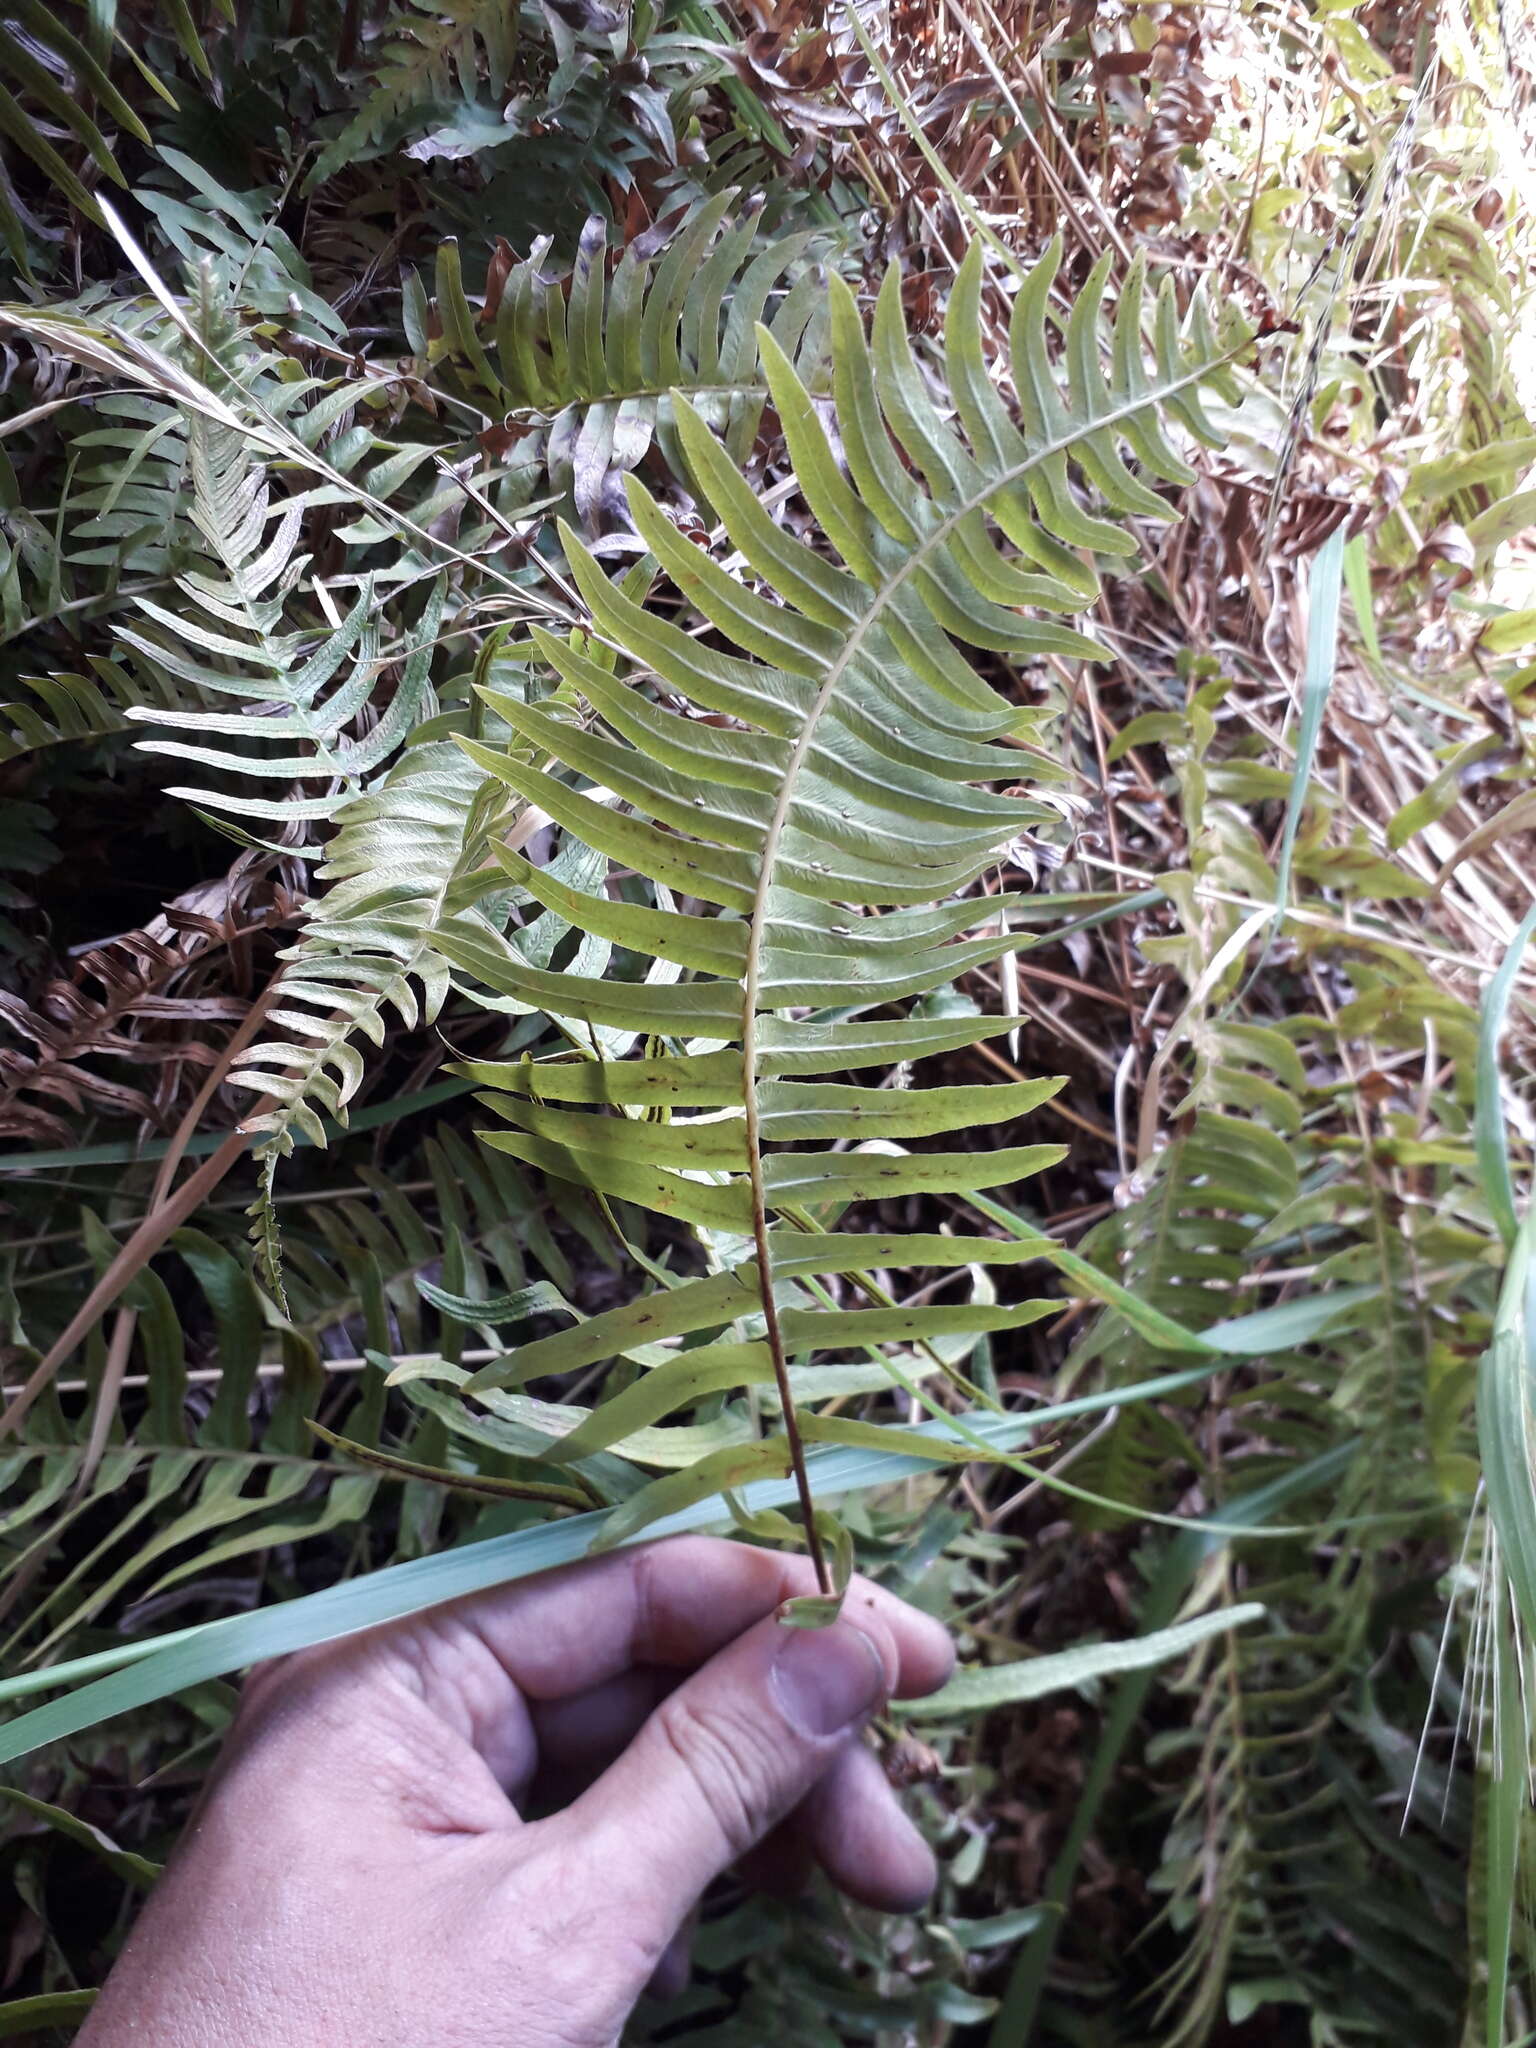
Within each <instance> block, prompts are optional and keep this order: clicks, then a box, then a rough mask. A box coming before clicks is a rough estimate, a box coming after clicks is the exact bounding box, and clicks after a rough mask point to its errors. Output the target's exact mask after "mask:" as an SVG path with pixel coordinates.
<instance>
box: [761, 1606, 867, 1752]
mask: <svg viewBox="0 0 1536 2048" xmlns="http://www.w3.org/2000/svg"><path fill="white" fill-rule="evenodd" d="M772 1682H773V1691H774V1697H775V1698H776V1699H777V1700H778V1703H779V1707H780V1710H781V1711H782V1713H783V1715H784V1718H785V1719H786V1720H787V1721H788V1722H789V1723H790V1725H791V1726H792V1727H794V1728H798V1729H799V1731H800V1733H801V1734H802V1735H836V1734H837V1732H838V1731H839V1729H842V1728H846V1727H847V1726H848V1725H849V1724H850V1722H853V1721H857V1720H859V1719H861V1718H862V1717H863V1716H864V1715H865V1714H867V1713H869V1712H870V1711H871V1709H872V1708H873V1707H874V1706H875V1705H876V1703H877V1702H878V1701H879V1699H880V1697H881V1695H882V1694H883V1693H884V1691H885V1666H884V1664H883V1663H882V1662H881V1659H880V1652H879V1651H878V1650H877V1649H876V1648H875V1646H874V1644H873V1643H872V1642H871V1641H870V1639H869V1637H868V1636H867V1635H865V1633H864V1631H863V1630H862V1629H857V1628H854V1627H853V1626H852V1625H851V1624H850V1623H849V1622H846V1621H835V1622H833V1623H832V1625H831V1627H830V1628H803V1629H802V1628H797V1629H790V1630H787V1631H786V1632H785V1637H784V1641H783V1643H782V1644H781V1645H780V1647H779V1652H778V1655H777V1656H776V1657H775V1658H774V1660H773V1681H772Z"/></svg>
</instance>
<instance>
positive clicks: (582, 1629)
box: [423, 1536, 955, 1700]
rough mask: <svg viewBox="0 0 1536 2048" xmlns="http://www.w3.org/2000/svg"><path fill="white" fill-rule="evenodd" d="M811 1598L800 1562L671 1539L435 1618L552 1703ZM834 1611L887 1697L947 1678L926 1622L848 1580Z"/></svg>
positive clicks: (480, 1596)
mask: <svg viewBox="0 0 1536 2048" xmlns="http://www.w3.org/2000/svg"><path fill="white" fill-rule="evenodd" d="M815 1591H816V1582H815V1575H814V1573H813V1571H812V1568H811V1565H810V1561H809V1560H808V1559H806V1558H803V1557H789V1556H783V1555H780V1554H779V1553H777V1552H775V1551H769V1550H759V1549H756V1548H754V1547H753V1546H752V1545H750V1544H745V1543H732V1542H728V1541H725V1540H723V1539H722V1538H719V1537H712V1536H674V1537H671V1538H669V1539H668V1540H666V1541H664V1542H661V1543H647V1544H642V1545H639V1546H637V1547H635V1548H633V1549H628V1550H621V1551H615V1552H611V1553H610V1554H609V1555H607V1556H604V1557H600V1558H592V1559H587V1560H584V1561H583V1562H581V1563H580V1564H572V1565H564V1566H562V1567H561V1568H560V1569H559V1570H557V1571H552V1572H546V1573H543V1574H542V1575H541V1576H539V1577H538V1578H533V1579H524V1580H522V1581H521V1582H520V1583H518V1584H517V1585H514V1586H508V1587H506V1588H505V1589H501V1590H497V1591H495V1592H489V1593H476V1594H472V1595H470V1596H469V1597H468V1598H466V1599H464V1600H460V1601H455V1602H453V1603H452V1604H451V1605H450V1606H449V1607H447V1608H445V1609H443V1610H442V1613H443V1614H444V1615H445V1616H452V1617H453V1619H454V1620H455V1621H456V1622H457V1623H458V1624H459V1625H460V1626H462V1627H467V1628H468V1629H470V1630H471V1631H472V1632H473V1633H474V1634H475V1635H476V1636H477V1637H478V1638H479V1639H480V1641H481V1642H482V1643H484V1644H485V1646H486V1648H487V1649H488V1650H489V1651H490V1652H491V1654H492V1655H493V1656H494V1657H495V1659H496V1661H497V1662H498V1663H499V1664H500V1665H501V1667H502V1669H503V1670H504V1671H505V1672H506V1674H507V1676H508V1677H509V1678H510V1679H511V1680H512V1681H513V1683H514V1684H515V1685H516V1686H518V1688H519V1689H520V1690H521V1691H522V1692H523V1693H525V1694H526V1695H527V1696H528V1697H529V1698H530V1699H535V1700H556V1699H563V1698H565V1697H567V1696H568V1695H570V1694H572V1693H579V1692H585V1691H588V1690H589V1689H590V1688H591V1687H593V1686H595V1685H601V1684H603V1683H604V1682H605V1681H606V1680H608V1679H611V1678H616V1677H617V1676H619V1674H620V1673H622V1672H625V1671H628V1670H630V1669H631V1668H632V1667H634V1666H636V1665H647V1664H649V1665H661V1666H663V1667H670V1668H674V1669H683V1670H688V1669H692V1668H693V1667H694V1666H695V1665H699V1664H703V1663H705V1662H707V1661H708V1659H709V1658H710V1657H712V1656H713V1655H714V1654H715V1652H716V1651H717V1650H720V1649H723V1648H724V1646H725V1645H726V1644H727V1643H729V1642H732V1641H734V1640H735V1638H736V1637H737V1636H739V1635H741V1634H742V1633H743V1631H744V1630H746V1629H749V1628H750V1627H752V1625H753V1624H754V1623H755V1622H758V1621H761V1620H762V1619H763V1618H764V1616H765V1615H768V1614H771V1613H772V1612H773V1610H774V1609H775V1608H776V1607H778V1606H779V1605H781V1604H782V1602H784V1601H785V1600H791V1599H794V1598H796V1597H798V1596H800V1595H802V1594H806V1593H814V1592H815ZM845 1607H846V1609H847V1611H848V1615H849V1618H850V1619H851V1620H856V1621H857V1622H858V1625H859V1626H860V1627H861V1628H862V1629H863V1630H864V1631H865V1633H866V1634H868V1635H869V1636H870V1637H871V1638H872V1639H873V1641H874V1643H875V1646H876V1648H877V1649H878V1650H879V1651H880V1654H881V1657H882V1659H883V1661H884V1663H885V1670H886V1680H887V1687H888V1690H889V1691H890V1692H891V1693H892V1694H893V1695H895V1696H896V1697H897V1698H903V1699H905V1698H911V1697H914V1696H916V1695H919V1694H922V1693H927V1692H932V1691H933V1690H934V1689H935V1688H936V1687H938V1686H940V1685H942V1684H943V1683H944V1681H945V1679H946V1678H948V1676H949V1674H950V1672H951V1671H952V1670H953V1668H954V1661H955V1658H954V1647H953V1645H952V1644H951V1642H950V1639H949V1634H948V1632H947V1630H945V1629H944V1628H943V1627H942V1626H941V1625H940V1624H939V1623H938V1622H936V1621H934V1620H932V1619H931V1618H930V1617H929V1616H928V1615H925V1614H921V1613H919V1612H918V1610H917V1609H916V1608H914V1607H910V1606H909V1605H908V1604H907V1603H906V1601H904V1600H901V1599H898V1598H897V1597H896V1595H895V1594H893V1593H888V1592H886V1591H885V1590H884V1589H883V1588H882V1587H880V1586H877V1585H875V1584H874V1583H873V1582H872V1581H870V1580H868V1579H865V1578H862V1577H859V1576H857V1575H856V1576H855V1577H854V1578H853V1580H852V1581H851V1582H850V1584H849V1587H848V1590H847V1594H846V1595H845ZM433 1620H434V1617H433V1616H431V1615H428V1616H424V1617H423V1622H424V1623H426V1624H427V1625H431V1623H432V1622H433Z"/></svg>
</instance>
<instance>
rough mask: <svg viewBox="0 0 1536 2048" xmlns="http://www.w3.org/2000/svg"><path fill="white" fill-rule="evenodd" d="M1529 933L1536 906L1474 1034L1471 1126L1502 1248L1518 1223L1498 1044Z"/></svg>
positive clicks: (1493, 984)
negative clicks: (1474, 1087) (1473, 1113)
mask: <svg viewBox="0 0 1536 2048" xmlns="http://www.w3.org/2000/svg"><path fill="white" fill-rule="evenodd" d="M1532 932H1536V903H1533V904H1532V905H1531V907H1530V909H1529V910H1528V911H1527V912H1526V913H1525V916H1524V918H1523V919H1522V920H1521V923H1520V929H1519V930H1518V931H1517V932H1516V933H1515V936H1514V937H1513V938H1512V939H1511V940H1510V942H1509V950H1508V951H1507V952H1506V953H1505V955H1504V958H1503V959H1502V960H1501V961H1500V962H1499V968H1498V972H1497V973H1496V974H1495V975H1494V977H1493V979H1492V980H1491V981H1490V982H1489V984H1488V986H1487V988H1486V989H1485V990H1484V992H1483V1005H1482V1012H1481V1015H1480V1017H1479V1020H1478V1029H1477V1113H1476V1118H1475V1121H1474V1126H1473V1134H1474V1138H1475V1141H1476V1146H1477V1164H1478V1168H1479V1171H1480V1172H1481V1174H1482V1177H1483V1192H1484V1194H1485V1195H1486V1196H1487V1199H1488V1206H1489V1208H1490V1209H1491V1210H1492V1211H1493V1220H1494V1222H1495V1223H1496V1224H1497V1226H1498V1230H1499V1235H1500V1236H1501V1237H1502V1238H1503V1240H1504V1243H1505V1245H1506V1246H1508V1245H1512V1244H1513V1243H1514V1241H1515V1233H1516V1230H1517V1228H1518V1224H1517V1219H1516V1216H1515V1186H1514V1181H1513V1180H1512V1179H1511V1177H1510V1171H1509V1138H1508V1134H1507V1132H1506V1130H1505V1127H1504V1105H1503V1102H1502V1100H1501V1099H1500V1093H1499V1040H1500V1038H1501V1037H1502V1036H1503V1032H1504V1020H1505V1018H1506V1017H1507V1016H1508V1014H1509V1001H1510V997H1511V995H1512V994H1513V992H1514V986H1515V976H1516V975H1517V974H1518V973H1519V971H1520V962H1521V961H1522V960H1523V959H1524V957H1525V949H1526V947H1527V946H1528V945H1529V944H1530V940H1531V934H1532Z"/></svg>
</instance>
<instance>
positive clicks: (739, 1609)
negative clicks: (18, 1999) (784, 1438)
mask: <svg viewBox="0 0 1536 2048" xmlns="http://www.w3.org/2000/svg"><path fill="white" fill-rule="evenodd" d="M813 1590H814V1587H813V1585H812V1582H811V1578H810V1574H809V1571H808V1568H807V1567H806V1566H805V1564H804V1561H803V1560H800V1559H795V1558H785V1557H780V1556H776V1555H774V1554H772V1553H770V1552H767V1551H763V1550H755V1549H750V1548H748V1547H746V1546H744V1545H741V1544H736V1543H727V1542H721V1541H716V1540H714V1539H711V1538H706V1537H682V1538H678V1539H675V1540H674V1541H672V1542H668V1543H655V1544H650V1545H647V1546H645V1547H644V1548H640V1549H634V1550H626V1551H620V1552H617V1553H615V1554H613V1555H611V1556H607V1557H603V1558H600V1559H596V1560H593V1561H591V1562H587V1563H582V1564H577V1565H571V1566H568V1567H567V1568H566V1569H564V1570H562V1571H556V1572H550V1573H547V1574H545V1575H543V1576H542V1577H539V1578H535V1579H528V1580H524V1581H523V1582H522V1583H520V1584H517V1585H512V1586H509V1587H507V1588H505V1589H504V1590H502V1591H498V1592H494V1593H486V1594H478V1595H475V1596H474V1597H472V1598H470V1599H466V1600H460V1601H457V1602H454V1603H453V1604H451V1605H449V1606H446V1607H441V1608H437V1609H434V1610H432V1611H430V1612H428V1613H426V1614H422V1615H419V1616H417V1617H415V1618H414V1619H413V1620H410V1621H405V1622H401V1623H397V1624H395V1625H394V1626H392V1627H389V1628H383V1629H377V1630H373V1631H371V1632H369V1633H367V1634H364V1635H359V1636H354V1637H350V1638H345V1639H343V1640H342V1641H340V1642H337V1643H334V1644H328V1645H326V1646H324V1647H322V1648H319V1649H315V1650H308V1651H305V1652H303V1653H301V1654H300V1655H298V1656H295V1657H290V1658H287V1659H285V1660H283V1661H282V1662H280V1663H277V1664H273V1665H269V1666H266V1667H264V1668H263V1669H262V1670H260V1671H258V1672H257V1673H256V1675H255V1676H254V1677H253V1678H252V1679H251V1681H250V1682H249V1684H248V1685H247V1687H246V1691H245V1696H244V1699H243V1700H242V1703H241V1708H240V1712H239V1715H238V1716H237V1718H236V1722H235V1726H234V1728H233V1730H232V1732H231V1735H230V1738H229V1741H228V1743H227V1744H226V1747H225V1751H224V1754H223V1756H222V1757H221V1759H220V1762H219V1765H218V1767H217V1769H216V1771H215V1773H214V1777H213V1780H212V1782H211V1784H210V1787H209V1789H208V1792H207V1794H206V1795H205V1797H204V1800H203V1803H202V1805H201V1806H200V1808H199V1811H198V1813H197V1814H196V1815H195V1816H194V1818H193V1821H192V1824H191V1825H190V1826H189V1828H188V1830H187V1835H186V1838H185V1839H184V1841H183V1842H182V1844H181V1847H180V1848H179V1850H178V1851H177V1853H176V1855H175V1856H174V1857H173V1859H172V1861H171V1864H170V1867H169V1869H168V1870H167V1872H166V1874H165V1876H164V1878H163V1879H162V1880H161V1881H160V1883H159V1884H158V1885H157V1887H156V1889H155V1892H154V1894H153V1896H152V1897H151V1899H150V1902H149V1904H148V1905H147V1906H146V1908H145V1910H144V1912H143V1914H142V1915H141V1917H140V1921H139V1924H138V1926H137V1927H136V1928H135V1930H134V1933H133V1935H132V1937H131V1938H130V1940H129V1943H128V1945H127V1947H126V1949H125V1950H124V1953H123V1955H122V1958H121V1959H120V1961H119V1962H118V1964H117V1966H116V1968H115V1969H114V1970H113V1972H112V1974H111V1976H110V1977H109V1979H108V1981H107V1985H106V1988H105V1989H104V1991H103V1993H102V1996H101V1999H100V2001H99V2002H98V2004H97V2006H96V2009H95V2011H94V2012H93V2013H92V2015H91V2018H90V2019H89V2020H88V2021H87V2023H86V2025H85V2028H84V2030H83V2032H82V2033H81V2034H80V2035H79V2037H78V2043H77V2048H128V2044H130V2043H133V2044H141V2048H142V2044H145V2043H149V2042H153V2043H154V2044H155V2048H194V2044H195V2048H208V2044H210V2043H217V2044H218V2048H428V2044H431V2048H513V2044H514V2043H515V2044H516V2048H612V2044H614V2043H615V2042H617V2040H618V2038H619V2034H620V2031H621V2029H622V2028H623V2025H624V2023H625V2020H626V2019H627V2018H628V2015H629V2013H630V2011H631V2009H632V2007H633V2006H634V2003H635V2001H636V1999H637V1998H638V1997H639V1996H640V1994H641V1992H642V1991H643V1990H644V1989H645V1988H646V1986H647V1984H648V1983H655V1984H656V1985H657V1986H658V1988H660V1987H667V1986H673V1987H675V1986H676V1985H677V1984H678V1983H680V1981H681V1979H682V1978H683V1976H684V1975H685V1974H686V1968H687V1932H686V1930H687V1926H688V1923H689V1920H690V1917H691V1914H692V1911H693V1908H694V1906H695V1904H696V1902H697V1900H698V1898H699V1895H700V1894H701V1892H702V1891H703V1890H704V1888H705V1886H706V1885H707V1884H708V1883H709V1882H710V1880H711V1879H712V1878H714V1877H716V1876H718V1875H719V1874H720V1872H721V1871H723V1870H725V1869H726V1868H727V1867H728V1866H730V1865H732V1864H735V1863H738V1862H740V1863H743V1865H744V1868H745V1869H746V1872H747V1874H748V1875H755V1876H756V1877H757V1878H759V1879H760V1880H764V1881H767V1882H769V1883H771V1884H774V1885H775V1886H777V1887H783V1886H784V1885H785V1884H786V1883H792V1882H793V1881H794V1879H795V1877H796V1876H797V1874H798V1875H801V1876H803V1875H804V1874H806V1873H808V1870H809V1866H810V1863H811V1862H812V1861H813V1860H814V1861H817V1862H819V1863H820V1864H821V1865H822V1867H823V1868H824V1869H825V1871H826V1872H827V1874H828V1876H829V1877H830V1878H831V1879H832V1880H833V1882H834V1883H836V1884H837V1885H839V1886H840V1887H841V1888H842V1889H843V1890H844V1891H845V1892H847V1893H848V1894H849V1895H850V1896H852V1897H854V1898H856V1899H859V1900H862V1901H863V1902H864V1903H866V1904H869V1905H873V1906H877V1907H881V1908H884V1909H886V1910H897V1911H899V1910H904V1909H906V1910H910V1909H911V1908H913V1907H915V1906H916V1905H918V1904H919V1903H921V1901H922V1900H923V1899H924V1898H925V1897H926V1896H927V1894H928V1892H929V1890H930V1889H931V1886H932V1883H933V1874H934V1873H933V1863H932V1858H931V1856H930V1854H929V1851H928V1848H927V1846H926V1844H925V1843H924V1842H923V1840H922V1838H921V1836H920V1835H919V1834H918V1833H917V1830H916V1829H915V1828H914V1827H913V1825H912V1823H911V1822H910V1821H909V1820H908V1819H907V1818H906V1816H905V1815H904V1814H903V1813H902V1812H901V1810H900V1808H899V1806H898V1805H897V1803H896V1800H895V1796H894V1794H893V1793H892V1792H891V1790H890V1789H889V1787H888V1786H887V1784H886V1782H885V1778H884V1774H883V1773H882V1771H881V1769H880V1767H879V1764H878V1762H877V1760H876V1759H875V1757H874V1756H873V1755H872V1754H871V1752H870V1751H869V1750H868V1749H866V1748H865V1747H864V1746H863V1745H862V1744H861V1743H860V1742H859V1741H858V1739H857V1738H858V1733H859V1730H860V1729H861V1728H862V1727H863V1726H864V1724H865V1723H866V1722H867V1720H868V1719H869V1716H870V1715H871V1714H872V1713H873V1712H874V1711H876V1709H877V1708H878V1707H879V1706H880V1705H881V1704H882V1702H883V1701H884V1699H885V1698H886V1697H887V1696H889V1695H891V1694H895V1695H897V1696H899V1697H909V1696H912V1695H917V1694H922V1693H926V1692H931V1691H932V1690H933V1689H934V1688H935V1687H936V1686H939V1685H941V1684H942V1683H943V1682H944V1680H945V1678H946V1677H947V1676H948V1675H949V1672H950V1669H951V1666H952V1663H953V1652H952V1650H951V1647H950V1643H949V1638H948V1636H947V1635H946V1634H945V1632H944V1630H943V1629H942V1628H941V1627H940V1626H939V1624H938V1623H937V1622H934V1621H932V1620H930V1619H928V1618H927V1617H926V1616H924V1615H920V1614H918V1613H917V1612H916V1611H915V1610H914V1609H912V1608H910V1607H908V1606H906V1605H905V1604H904V1603H903V1602H902V1601H900V1600H898V1599H896V1598H895V1597H894V1596H892V1595H891V1594H888V1593H885V1592H883V1591H881V1590H880V1589H879V1588H878V1587H875V1586H872V1585H870V1584H869V1583H867V1582H866V1581H865V1580H862V1579H857V1578H856V1579H855V1580H854V1581H853V1583H852V1585H851V1586H850V1588H849V1590H848V1594H847V1598H846V1601H845V1603H844V1607H843V1615H842V1618H841V1619H840V1620H839V1621H837V1622H836V1623H834V1624H833V1625H832V1626H831V1627H830V1628H826V1629H818V1630H809V1629H801V1628H794V1627H786V1626H784V1625H783V1624H781V1623H780V1622H779V1621H778V1620H777V1618H776V1610H777V1609H778V1607H779V1605H780V1603H781V1602H782V1601H784V1600H786V1599H789V1598H792V1597H794V1596H796V1595H799V1594H803V1593H808V1592H811V1591H813ZM551 1808H553V1809H554V1810H553V1811H551V1810H550V1809H551ZM540 1813H544V1814H545V1815H546V1817H544V1818H532V1817H525V1816H532V1815H538V1814H540Z"/></svg>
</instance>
